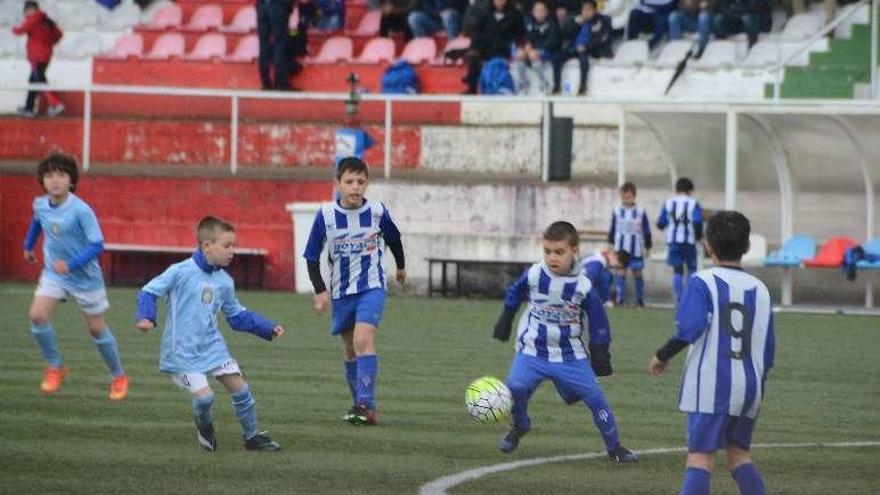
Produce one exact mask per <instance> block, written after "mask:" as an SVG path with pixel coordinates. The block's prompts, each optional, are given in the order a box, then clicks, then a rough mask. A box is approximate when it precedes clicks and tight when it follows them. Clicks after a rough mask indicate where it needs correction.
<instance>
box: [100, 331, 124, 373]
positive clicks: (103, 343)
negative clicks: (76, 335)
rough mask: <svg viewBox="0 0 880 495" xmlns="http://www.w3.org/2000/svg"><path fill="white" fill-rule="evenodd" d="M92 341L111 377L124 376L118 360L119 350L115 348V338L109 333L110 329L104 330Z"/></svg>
mask: <svg viewBox="0 0 880 495" xmlns="http://www.w3.org/2000/svg"><path fill="white" fill-rule="evenodd" d="M92 340H93V341H95V345H96V346H98V353H99V354H101V357H102V358H103V359H104V363H105V364H106V365H107V368H108V369H109V370H110V374H111V375H113V376H120V375H124V374H125V370H123V369H122V360H121V359H119V348H118V347H117V346H116V337H114V336H113V332H111V331H110V328H109V327H108V328H105V329H104V330H102V331H101V333H100V334H99V335H98V336H97V337H92Z"/></svg>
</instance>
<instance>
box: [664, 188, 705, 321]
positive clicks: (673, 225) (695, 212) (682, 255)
mask: <svg viewBox="0 0 880 495" xmlns="http://www.w3.org/2000/svg"><path fill="white" fill-rule="evenodd" d="M693 191H694V183H693V182H692V181H691V180H690V179H688V178H687V177H682V178H681V179H678V180H677V181H676V182H675V195H674V196H672V197H670V198H669V199H667V200H666V202H665V203H663V209H662V210H660V217H659V218H657V228H658V229H660V230H664V229H666V244H667V246H668V252H667V255H666V264H667V265H669V266H671V267H672V293H673V294H674V295H675V304H678V303H679V301H680V300H681V294H682V290H683V289H684V282H685V278H684V267H685V266H687V269H688V273H689V274H690V273H694V272H695V271H697V243H698V242H700V239H702V238H703V209H702V208H701V207H700V203H699V202H698V201H697V200H696V199H694V198H692V197H691V193H693ZM667 227H668V228H667Z"/></svg>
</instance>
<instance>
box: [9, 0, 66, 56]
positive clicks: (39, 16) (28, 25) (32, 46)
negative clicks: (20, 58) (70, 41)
mask: <svg viewBox="0 0 880 495" xmlns="http://www.w3.org/2000/svg"><path fill="white" fill-rule="evenodd" d="M47 20H49V18H48V17H47V16H46V14H45V13H44V12H43V11H42V10H33V11H31V12H30V13H29V14H28V15H27V16H26V17H25V18H24V21H22V23H21V25H20V26H15V27H13V28H12V32H13V33H15V34H17V35H22V34H26V35H27V37H28V40H27V58H28V61H29V62H30V63H32V64H48V63H49V61H50V60H51V59H52V47H53V46H54V45H55V43H57V42H58V40H59V39H61V30H59V29H58V27H57V26H56V27H55V28H54V29H52V27H51V25H50V24H49V23H47V22H46V21H47Z"/></svg>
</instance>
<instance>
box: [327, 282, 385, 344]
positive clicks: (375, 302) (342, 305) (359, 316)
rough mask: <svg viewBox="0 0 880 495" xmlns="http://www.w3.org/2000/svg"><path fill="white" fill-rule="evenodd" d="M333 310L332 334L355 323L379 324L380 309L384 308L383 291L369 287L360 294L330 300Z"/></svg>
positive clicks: (351, 327)
mask: <svg viewBox="0 0 880 495" xmlns="http://www.w3.org/2000/svg"><path fill="white" fill-rule="evenodd" d="M331 308H332V310H333V327H332V333H333V335H339V334H340V333H342V332H345V331H347V330H351V329H353V328H354V324H355V323H369V324H370V325H373V326H374V327H377V326H379V320H381V319H382V311H383V310H384V309H385V291H384V290H382V289H370V290H368V291H366V292H361V293H360V294H352V295H350V296H342V297H340V298H339V299H333V301H332V302H331Z"/></svg>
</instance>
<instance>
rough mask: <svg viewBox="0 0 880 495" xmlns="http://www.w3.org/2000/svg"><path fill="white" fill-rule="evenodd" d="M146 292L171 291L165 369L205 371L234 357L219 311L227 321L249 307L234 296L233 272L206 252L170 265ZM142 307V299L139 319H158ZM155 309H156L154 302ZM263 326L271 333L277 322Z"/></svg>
mask: <svg viewBox="0 0 880 495" xmlns="http://www.w3.org/2000/svg"><path fill="white" fill-rule="evenodd" d="M144 292H146V293H148V294H151V295H153V296H155V297H156V298H160V297H163V296H166V295H167V296H168V300H167V305H166V307H167V315H166V321H165V330H164V331H163V333H162V346H161V350H160V355H159V369H160V370H162V371H164V372H167V373H206V372H208V371H210V370H212V369H214V368H216V367H218V366H220V365H221V364H223V363H225V362H227V361H229V360H231V359H232V356H231V355H230V354H229V349H228V348H227V346H226V341H225V340H224V339H223V335H222V334H221V333H220V328H219V326H218V323H217V313H218V311H222V312H223V313H224V314H225V315H226V318H227V320H231V319H233V318H235V317H236V316H237V315H239V314H242V313H245V312H247V310H246V309H245V308H244V306H242V305H241V304H240V303H239V302H238V299H236V297H235V285H234V283H233V281H232V277H230V276H229V274H228V273H226V271H225V270H222V269H219V268H217V267H212V266H211V265H208V264H207V261H205V258H204V255H203V254H202V253H201V251H196V252H195V254H194V255H193V257H192V258H189V259H187V260H185V261H181V262H180V263H175V264H173V265H171V266H170V267H169V268H168V269H167V270H165V272H164V273H162V274H161V275H159V276H158V277H156V278H154V279H153V280H151V281H150V282H149V283H148V284H147V285H145V286H144V287H143V289H142V293H144ZM142 307H144V305H142V304H141V300H139V301H138V316H137V318H138V319H140V318H145V317H149V316H152V318H155V315H148V314H147V313H149V311H146V312H145V311H144V310H143V309H142ZM152 309H153V311H155V306H154V307H153V308H152ZM153 321H155V320H153ZM263 326H264V327H267V328H269V329H270V330H269V332H270V333H271V327H272V326H274V324H273V323H271V322H267V323H266V324H265V325H263ZM234 327H235V325H233V328H234ZM255 333H256V332H255ZM264 338H265V337H264Z"/></svg>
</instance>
